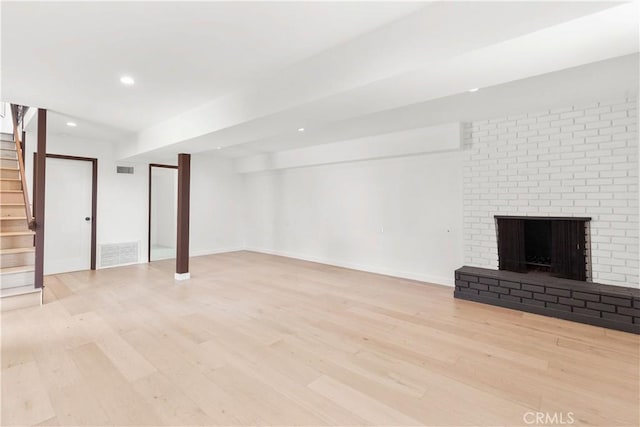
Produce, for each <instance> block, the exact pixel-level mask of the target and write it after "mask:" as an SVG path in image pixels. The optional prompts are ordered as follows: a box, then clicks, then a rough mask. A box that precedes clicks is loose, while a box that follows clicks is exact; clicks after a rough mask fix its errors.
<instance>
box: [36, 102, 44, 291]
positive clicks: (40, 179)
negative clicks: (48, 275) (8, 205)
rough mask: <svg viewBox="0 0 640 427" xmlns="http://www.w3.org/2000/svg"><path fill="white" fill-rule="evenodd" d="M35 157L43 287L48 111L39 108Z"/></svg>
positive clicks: (39, 285) (38, 251) (39, 278)
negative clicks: (36, 154)
mask: <svg viewBox="0 0 640 427" xmlns="http://www.w3.org/2000/svg"><path fill="white" fill-rule="evenodd" d="M36 152H37V153H38V154H39V155H38V156H36V157H35V165H33V169H34V172H35V182H34V183H33V190H34V194H33V204H34V208H35V209H34V217H35V222H36V229H35V231H36V239H35V240H36V265H35V286H36V288H42V287H43V279H44V190H45V188H44V186H45V176H46V165H47V163H46V161H47V158H46V152H47V110H45V109H43V108H38V144H37V148H36Z"/></svg>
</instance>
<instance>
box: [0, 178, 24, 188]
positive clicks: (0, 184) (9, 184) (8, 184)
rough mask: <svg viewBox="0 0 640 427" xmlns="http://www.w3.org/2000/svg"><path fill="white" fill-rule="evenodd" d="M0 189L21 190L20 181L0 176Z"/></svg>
mask: <svg viewBox="0 0 640 427" xmlns="http://www.w3.org/2000/svg"><path fill="white" fill-rule="evenodd" d="M1 190H22V181H21V180H19V179H17V178H0V191H1Z"/></svg>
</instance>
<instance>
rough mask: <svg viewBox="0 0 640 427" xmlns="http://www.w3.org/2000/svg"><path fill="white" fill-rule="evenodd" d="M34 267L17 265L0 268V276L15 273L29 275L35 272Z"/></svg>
mask: <svg viewBox="0 0 640 427" xmlns="http://www.w3.org/2000/svg"><path fill="white" fill-rule="evenodd" d="M35 269H36V267H35V266H33V265H19V266H17V267H5V268H0V275H6V274H15V273H30V272H32V271H35Z"/></svg>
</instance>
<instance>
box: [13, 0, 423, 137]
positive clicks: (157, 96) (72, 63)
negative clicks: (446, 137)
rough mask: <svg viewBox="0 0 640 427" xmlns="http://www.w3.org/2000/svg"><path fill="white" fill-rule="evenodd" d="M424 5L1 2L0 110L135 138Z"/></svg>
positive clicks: (393, 3) (406, 3) (405, 3)
mask: <svg viewBox="0 0 640 427" xmlns="http://www.w3.org/2000/svg"><path fill="white" fill-rule="evenodd" d="M424 6H425V4H424V3H420V2H376V3H362V2H341V3H326V2H299V3H296V2H179V1H175V2H55V1H53V2H2V5H1V7H2V88H3V93H2V100H4V101H11V102H16V103H22V104H25V105H31V106H38V107H43V108H49V109H53V110H56V111H61V112H64V113H66V114H70V115H74V116H78V117H84V118H86V119H89V120H93V121H96V122H102V123H104V124H107V125H110V126H115V127H120V128H123V129H128V130H139V129H142V128H144V127H145V126H148V125H150V124H152V123H154V122H157V121H159V120H163V119H166V118H168V117H170V116H172V115H175V114H178V113H181V112H183V111H185V110H187V109H189V108H193V107H196V106H198V105H200V104H203V103H205V102H207V101H209V100H211V99H213V98H216V97H219V96H221V95H224V94H226V93H228V92H230V91H232V90H235V89H237V88H239V87H242V86H244V85H247V84H249V83H253V82H255V81H256V80H257V79H259V78H261V77H264V76H265V75H267V74H269V73H272V72H274V71H275V70H277V69H279V68H283V67H286V66H289V65H291V64H293V63H295V62H297V61H300V60H302V59H305V58H307V57H309V56H312V55H314V54H316V53H318V52H321V51H323V50H325V49H328V48H330V47H332V46H334V45H336V44H339V43H341V42H344V41H346V40H349V39H351V38H353V37H355V36H357V35H359V34H361V33H364V32H367V31H369V30H371V29H374V28H376V27H378V26H380V25H382V24H385V23H387V22H390V21H393V20H395V19H397V18H399V17H402V16H403V15H406V14H408V13H411V12H413V11H415V10H417V9H419V8H421V7H424ZM122 74H129V75H131V76H133V77H134V78H135V79H136V81H137V84H136V85H135V86H134V87H124V86H122V85H121V84H120V83H119V77H120V76H121V75H122Z"/></svg>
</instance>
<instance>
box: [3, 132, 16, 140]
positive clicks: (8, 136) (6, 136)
mask: <svg viewBox="0 0 640 427" xmlns="http://www.w3.org/2000/svg"><path fill="white" fill-rule="evenodd" d="M0 140H2V141H14V137H13V134H12V133H8V132H0Z"/></svg>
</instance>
